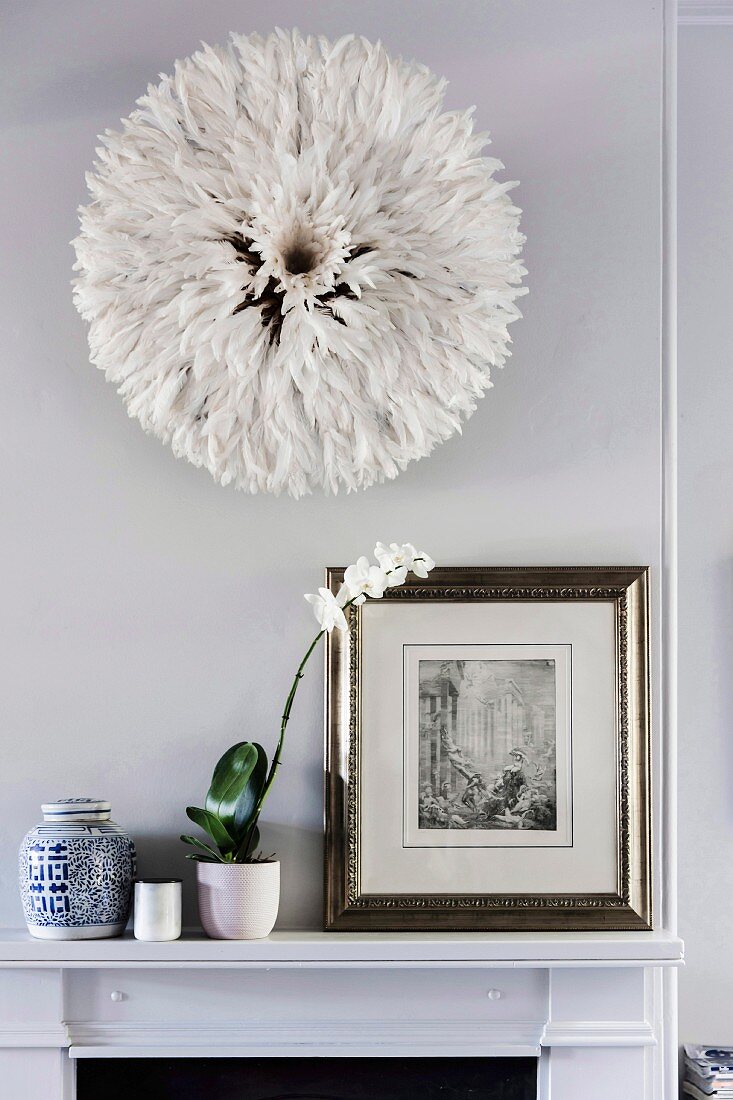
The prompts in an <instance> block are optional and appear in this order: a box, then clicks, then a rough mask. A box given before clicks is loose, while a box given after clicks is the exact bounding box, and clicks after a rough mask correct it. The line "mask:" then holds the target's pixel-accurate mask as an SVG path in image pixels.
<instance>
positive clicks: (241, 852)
mask: <svg viewBox="0 0 733 1100" xmlns="http://www.w3.org/2000/svg"><path fill="white" fill-rule="evenodd" d="M355 598H356V597H354V599H355ZM353 602H354V600H353V599H351V600H349V601H348V603H345V604H344V611H345V610H346V608H347V607H350V606H351V605H352V604H353ZM325 633H326V631H325V630H319V632H318V634H316V636H315V638H314V639H313V641H312V642H311V644H310V645H309V646H308V649H307V650H306V654H305V657H304V658H303V660H302V661H301V662H300V664H299V665H298V671H297V672H296V673H295V678H294V680H293V683H292V685H291V688H290V691H289V692H288V697H287V699H286V701H285V709H284V710H283V713H282V717H281V719H280V737H279V738H278V742H277V748H276V749H275V755H274V756H273V758H272V763H271V764H270V770H269V772H268V773H267V779H266V780H265V784H264V786H263V788H262V792H261V794H260V797H259V799H258V801H257V806H256V808H255V812H254V814H253V815H252V824H251V827H250V828H249V829H248V830H247V835H246V837H245V838H244V840H243V842H242V844H241V845H240V847H239V849H238V851H237V854H236V857H235V862H238V861H239V859H240V856H246V854H247V848H248V846H249V842H250V837H251V835H252V832H253V831H254V829H255V826H256V825H257V821H258V820H259V816H260V814H261V813H262V807H263V806H264V804H265V799H266V798H267V796H268V794H269V793H270V787H271V786H272V784H273V783H274V782H275V776H276V774H277V769H278V768H279V766H280V758H281V757H282V752H283V747H284V745H285V731H286V730H287V728H288V722H289V721H290V712H291V710H292V709H293V702H294V700H295V694H296V692H297V690H298V685H299V684H300V681H301V680H302V679H303V669H304V668H305V666H306V665H307V664H308V660H309V658H310V656H311V654H312V653H313V650H314V649H315V648H316V646H317V645H318V643H319V642H320V640H321V638H322V637H323V635H324V634H325Z"/></svg>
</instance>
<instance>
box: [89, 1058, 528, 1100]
mask: <svg viewBox="0 0 733 1100" xmlns="http://www.w3.org/2000/svg"><path fill="white" fill-rule="evenodd" d="M76 1095H77V1100H99V1097H100V1096H103V1097H104V1100H129V1097H130V1096H134V1097H135V1100H202V1098H204V1097H205V1100H233V1098H236V1100H535V1098H536V1096H537V1059H536V1058H126V1059H116V1058H115V1059H112V1058H89V1059H86V1058H81V1059H79V1061H78V1062H77V1093H76Z"/></svg>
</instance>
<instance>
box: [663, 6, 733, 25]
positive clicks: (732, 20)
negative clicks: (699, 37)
mask: <svg viewBox="0 0 733 1100" xmlns="http://www.w3.org/2000/svg"><path fill="white" fill-rule="evenodd" d="M677 22H678V23H679V25H680V26H681V27H694V26H701V27H725V26H733V0H714V2H711V0H680V2H679V7H678V9H677Z"/></svg>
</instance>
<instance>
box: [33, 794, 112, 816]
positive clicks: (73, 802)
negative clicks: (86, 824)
mask: <svg viewBox="0 0 733 1100" xmlns="http://www.w3.org/2000/svg"><path fill="white" fill-rule="evenodd" d="M41 809H42V810H43V820H44V821H109V819H110V815H111V813H112V804H111V803H110V802H107V800H106V799H104V798H59V799H57V801H56V802H44V803H43V805H42V806H41Z"/></svg>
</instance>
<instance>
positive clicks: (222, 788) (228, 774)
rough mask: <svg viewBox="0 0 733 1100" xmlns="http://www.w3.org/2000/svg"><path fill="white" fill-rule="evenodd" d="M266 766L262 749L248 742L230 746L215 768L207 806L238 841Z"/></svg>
mask: <svg viewBox="0 0 733 1100" xmlns="http://www.w3.org/2000/svg"><path fill="white" fill-rule="evenodd" d="M266 768H267V758H266V756H265V751H264V749H263V748H262V746H261V745H253V744H251V743H250V742H249V741H240V742H239V743H238V744H237V745H232V747H231V748H230V749H227V751H226V752H225V753H224V755H223V756H222V758H221V760H219V762H218V764H217V765H216V767H215V768H214V775H213V777H212V780H211V786H210V787H209V792H208V794H207V795H206V802H205V805H206V809H207V810H208V812H209V813H210V814H212V815H213V816H215V817H217V818H218V819H219V821H220V822H221V824H222V825H223V826H224V828H225V829H226V831H227V832H228V833H229V835H230V836H233V837H234V838H235V839H236V840H237V842H239V843H241V838H242V835H243V832H244V831H245V830H246V826H247V824H248V822H249V820H250V819H251V817H252V813H253V812H254V809H255V807H256V805H257V802H258V799H259V796H260V791H261V789H262V785H263V783H264V773H265V771H266Z"/></svg>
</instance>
